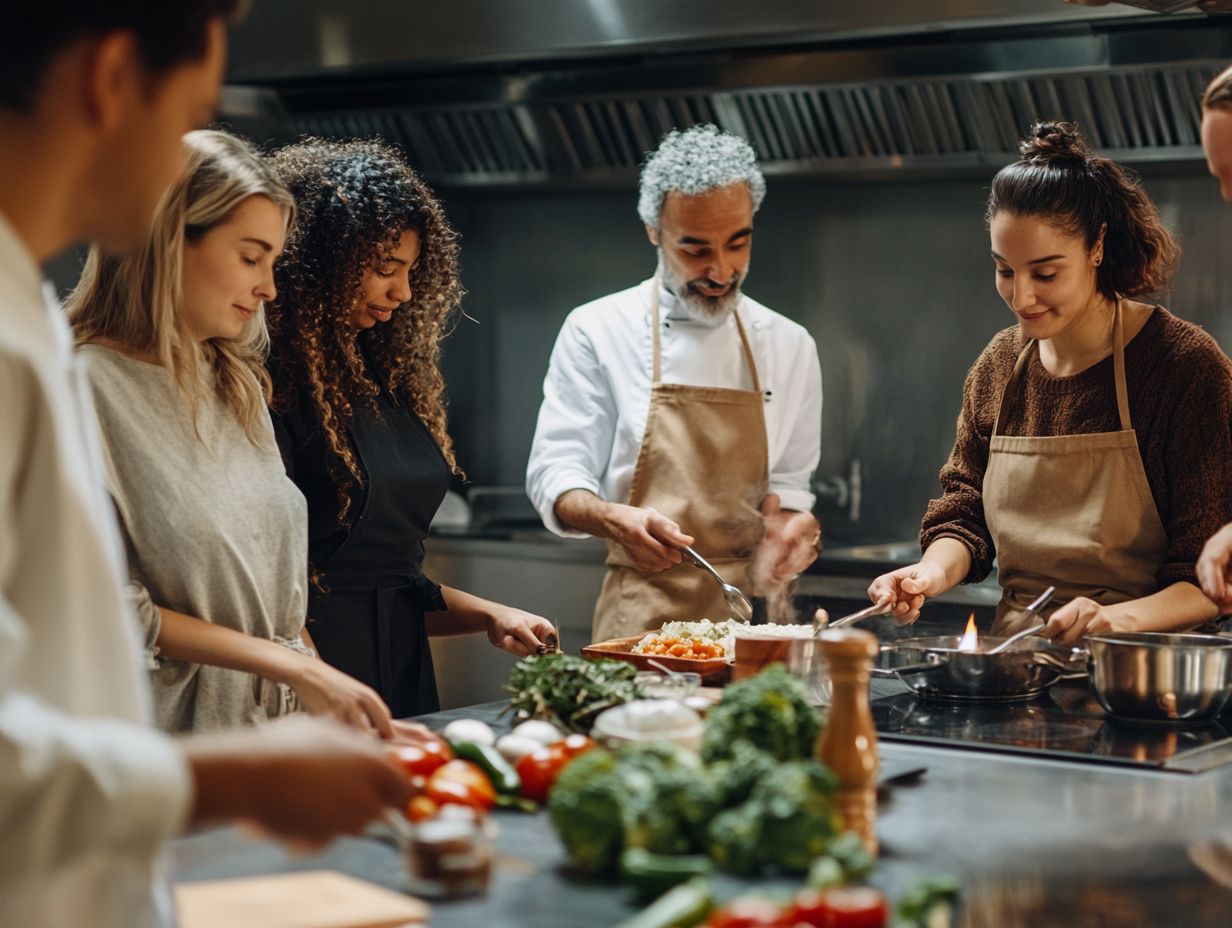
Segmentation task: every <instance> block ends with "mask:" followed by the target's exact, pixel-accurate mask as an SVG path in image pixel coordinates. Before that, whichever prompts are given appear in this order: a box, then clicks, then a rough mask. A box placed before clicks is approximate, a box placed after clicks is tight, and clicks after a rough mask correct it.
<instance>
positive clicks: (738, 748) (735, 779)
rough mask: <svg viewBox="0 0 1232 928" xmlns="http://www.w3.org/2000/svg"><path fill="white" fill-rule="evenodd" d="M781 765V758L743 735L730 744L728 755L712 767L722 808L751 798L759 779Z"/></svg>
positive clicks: (711, 777) (711, 770)
mask: <svg viewBox="0 0 1232 928" xmlns="http://www.w3.org/2000/svg"><path fill="white" fill-rule="evenodd" d="M777 766H778V761H776V760H775V759H774V758H773V757H771V756H770V755H769V754H767V753H766V752H765V751H762V750H760V749H758V748H755V747H753V745H751V744H750V743H749V742H748V741H746V740H744V739H743V738H740V739H737V740H736V741H735V743H733V744H732V745H731V746H730V749H729V753H728V756H727V757H726V758H725V759H724V760H720V761H716V762H715V763H713V764H711V765H710V767H709V768H708V773H709V774H710V781H711V783H712V784H713V787H712V788H713V790H714V791H715V793H716V794H717V795H716V798H715V801H716V802H717V803H718V805H719V807H720V808H723V809H727V808H730V807H732V806H738V805H740V803H742V802H744V801H745V800H746V799H748V798H749V795H750V794H751V793H752V792H753V787H754V786H756V785H757V782H758V781H759V780H760V779H761V778H762V777H764V776H765V775H766V774H768V773H769V772H770V771H771V770H773V769H774V768H775V767H777Z"/></svg>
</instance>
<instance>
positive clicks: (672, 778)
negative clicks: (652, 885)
mask: <svg viewBox="0 0 1232 928" xmlns="http://www.w3.org/2000/svg"><path fill="white" fill-rule="evenodd" d="M617 759H618V764H619V767H620V775H621V780H622V783H623V785H624V795H625V804H624V806H623V808H622V813H623V817H624V823H625V846H626V847H641V848H645V849H646V850H648V851H653V852H655V853H659V854H685V853H688V852H689V851H690V850H692V848H693V847H694V846H695V840H696V838H697V837H698V836H699V835H700V834H701V833H702V832H703V831H704V828H705V824H706V823H707V822H708V821H709V819H710V817H711V816H712V815H713V814H714V812H715V811H717V808H718V806H717V803H716V801H715V800H714V799H713V796H714V793H713V790H712V789H711V786H710V780H709V777H708V776H707V775H706V772H705V771H704V770H703V769H702V767H701V764H700V762H699V761H698V760H697V758H696V757H695V756H693V755H692V754H689V753H687V752H685V751H682V750H680V749H678V748H675V747H672V746H670V745H666V744H633V745H627V746H625V747H622V748H621V749H620V751H619V752H617Z"/></svg>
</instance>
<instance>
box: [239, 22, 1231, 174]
mask: <svg viewBox="0 0 1232 928" xmlns="http://www.w3.org/2000/svg"><path fill="white" fill-rule="evenodd" d="M541 2H542V5H539V4H538V3H537V4H530V3H519V4H516V5H515V4H511V3H509V2H508V0H464V2H461V3H455V4H454V5H453V6H452V7H451V8H450V9H449V10H448V11H444V12H442V11H441V10H440V9H436V8H435V7H434V8H433V9H434V10H435V12H433V13H432V14H431V17H432V18H431V19H425V20H422V21H421V22H420V26H421V28H420V30H419V31H418V32H415V33H408V36H409V38H408V39H407V42H406V49H407V51H406V52H405V53H404V57H402V58H398V57H397V56H395V55H391V53H390V47H391V42H390V39H389V36H388V35H386V38H385V39H384V40H383V42H382V43H376V44H374V43H373V42H371V41H369V42H367V43H365V42H362V41H359V40H357V38H356V35H357V34H356V32H355V30H356V28H357V24H358V23H359V22H361V21H362V22H366V23H369V26H371V23H370V22H369V21H368V20H363V19H361V17H359V15H358V14H359V12H362V10H363V9H364V8H365V6H366V5H367V4H364V3H359V4H352V5H350V6H348V7H347V9H348V10H350V11H351V17H350V18H349V19H339V18H338V15H337V14H336V13H334V14H330V13H321V14H319V15H318V17H317V19H316V20H312V18H311V17H308V18H307V19H305V20H300V21H299V23H298V28H299V30H300V31H301V32H303V33H304V34H306V35H310V36H315V38H316V39H317V40H318V52H319V54H318V55H317V57H316V58H315V59H313V60H311V61H310V58H311V56H310V55H309V54H308V52H307V50H306V47H305V48H301V49H300V50H301V52H302V54H301V55H300V57H299V58H296V55H295V53H294V52H295V49H296V48H297V47H299V46H297V45H296V43H294V42H290V43H288V45H287V46H286V47H285V48H284V51H283V53H282V54H281V55H280V57H278V58H277V59H273V60H268V59H261V58H260V57H258V56H254V55H252V54H251V53H250V52H248V51H246V49H250V48H251V47H252V45H253V44H254V35H253V32H251V31H248V32H246V31H245V30H260V29H261V28H268V27H269V23H268V22H267V21H265V20H254V21H251V22H250V23H248V24H247V25H245V26H244V27H242V28H241V31H240V33H239V34H238V35H237V37H236V41H235V43H234V44H235V61H234V64H233V67H232V81H231V85H230V87H229V90H228V94H227V96H226V100H227V106H226V108H225V115H226V116H227V117H229V118H230V119H232V121H234V122H236V123H237V124H238V125H239V127H240V128H247V129H249V131H254V132H256V133H257V134H259V135H261V136H262V137H265V138H272V139H274V140H281V139H285V138H293V137H295V136H297V135H300V134H304V133H313V134H320V135H329V136H368V135H380V136H383V137H385V138H387V139H389V140H391V141H393V142H395V143H397V144H399V145H401V146H402V147H403V148H404V149H405V150H406V151H407V154H408V156H409V157H410V158H411V160H412V161H413V162H414V163H415V164H416V165H418V166H419V168H420V169H421V170H422V171H423V172H424V173H425V174H426V175H428V176H429V178H430V179H431V180H432V181H433V182H434V183H436V184H438V185H443V186H458V185H484V184H488V185H490V184H501V185H520V184H543V183H556V182H568V183H574V184H576V183H594V184H604V183H611V182H625V181H626V180H627V178H628V177H629V175H631V174H632V173H633V172H634V171H635V170H636V168H637V166H638V164H639V163H640V162H641V160H642V159H643V157H644V153H645V152H646V151H647V150H649V149H651V148H653V147H654V146H655V144H656V143H657V140H658V139H659V137H660V136H661V135H662V134H663V133H664V132H666V131H667V130H668V129H670V128H673V127H679V126H685V125H690V124H693V123H696V122H714V123H717V124H718V125H720V126H723V127H724V128H727V129H730V130H731V131H734V132H738V133H740V134H741V135H744V136H745V137H747V138H748V139H749V140H750V141H751V142H752V143H753V144H754V146H755V147H756V148H757V150H758V153H759V155H760V157H761V159H762V161H763V165H764V166H765V168H766V170H767V171H768V172H772V173H811V174H836V173H848V172H859V173H863V174H879V175H886V176H893V175H895V174H901V173H902V172H905V171H909V170H920V169H932V170H949V171H953V170H959V171H961V170H970V169H980V170H985V169H986V168H987V167H988V166H990V165H997V164H1001V163H1003V162H1004V161H1005V160H1006V158H1007V156H1008V155H1009V154H1010V153H1011V152H1012V151H1013V150H1014V148H1015V145H1016V142H1017V139H1018V137H1019V135H1020V134H1021V132H1022V131H1023V130H1024V128H1025V127H1026V126H1027V125H1029V124H1030V123H1031V122H1032V121H1034V120H1035V119H1038V118H1059V117H1065V118H1070V119H1074V120H1076V121H1077V122H1079V124H1080V125H1081V126H1082V128H1083V130H1084V131H1085V132H1086V133H1087V135H1088V136H1089V137H1090V138H1091V140H1092V141H1093V143H1094V144H1095V145H1096V146H1097V147H1098V148H1099V149H1100V150H1101V151H1103V152H1105V153H1107V154H1110V155H1112V156H1113V157H1116V158H1118V159H1121V160H1126V161H1143V160H1186V159H1195V158H1199V157H1201V151H1200V148H1199V139H1198V125H1199V117H1200V114H1199V111H1198V102H1197V101H1198V99H1199V96H1200V94H1201V91H1202V88H1203V87H1204V86H1205V84H1206V82H1207V81H1208V80H1209V79H1210V77H1211V76H1212V75H1213V74H1214V73H1216V71H1217V70H1218V69H1219V68H1220V67H1222V66H1223V65H1224V63H1226V61H1227V60H1228V59H1232V28H1229V26H1232V17H1226V18H1225V17H1221V16H1212V17H1207V16H1204V15H1201V14H1187V15H1183V16H1176V17H1164V16H1158V15H1150V14H1143V13H1142V12H1141V11H1134V10H1128V9H1127V8H1125V7H1117V8H1099V9H1097V10H1091V9H1088V8H1080V7H1072V6H1065V5H1063V4H1060V3H1040V2H1034V3H1030V4H1028V3H1025V2H1018V3H1005V2H1003V3H996V4H994V3H988V2H981V3H976V2H953V0H951V2H948V3H947V2H940V0H919V2H914V3H885V4H878V5H873V6H876V7H883V9H878V10H877V11H876V12H870V11H865V12H863V13H860V14H858V15H857V14H856V13H854V12H852V8H853V7H855V6H856V5H854V4H794V5H795V6H807V7H809V12H801V11H795V12H794V19H793V18H792V15H790V14H791V13H792V11H791V10H789V9H788V8H789V7H791V6H793V4H789V3H787V2H785V0H779V2H771V3H766V4H747V5H742V8H747V9H744V12H743V14H742V15H743V17H744V18H743V19H741V18H740V17H737V16H735V15H734V14H733V13H731V11H730V10H729V11H728V13H727V14H726V15H723V16H718V17H717V18H715V17H711V18H701V17H696V18H695V21H696V22H698V23H705V24H706V25H705V26H704V27H702V26H699V27H697V28H696V29H695V30H694V31H693V32H692V33H691V34H690V33H689V32H688V29H687V22H688V20H687V17H685V18H680V17H681V16H682V14H683V13H685V12H688V11H689V10H692V11H693V12H694V13H697V12H698V11H699V10H701V9H702V6H700V5H699V4H697V3H694V2H691V0H690V2H675V3H672V4H644V3H636V2H632V0H625V2H621V3H615V2H610V0H569V6H570V8H571V9H572V10H573V11H574V14H575V15H573V17H572V18H571V19H570V18H569V17H567V16H566V6H565V5H562V4H561V3H559V2H556V0H541ZM390 6H393V5H383V7H382V8H383V9H385V13H384V14H382V13H381V9H378V8H377V7H376V6H375V5H373V9H372V10H371V11H370V12H371V15H372V16H373V17H377V20H376V21H377V22H380V17H381V16H382V15H384V16H385V19H386V20H388V17H389V13H388V7H390ZM411 6H415V5H414V4H412V5H411ZM271 7H272V8H274V10H276V9H277V7H278V4H276V3H275V4H269V3H266V4H261V5H258V7H257V9H258V10H260V9H262V8H266V9H267V10H268V9H269V8H271ZM661 7H667V8H670V9H671V10H672V11H674V17H675V18H672V17H668V18H665V17H664V16H663V15H660V16H659V17H658V18H657V19H656V18H655V17H654V16H650V15H649V13H648V9H649V8H654V9H656V10H658V9H659V8H661ZM482 8H486V9H487V11H488V12H489V13H492V12H494V11H496V10H498V9H499V10H502V11H503V13H502V17H500V18H497V19H495V20H491V22H492V23H495V24H496V26H499V28H496V26H494V27H493V31H494V32H495V33H497V34H501V33H502V30H503V35H504V38H503V39H501V41H504V42H505V43H506V44H505V48H506V49H507V51H506V54H505V55H504V56H502V55H501V54H500V52H499V50H498V49H497V48H496V47H494V46H493V45H492V44H491V43H493V42H495V41H497V38H494V37H493V36H492V35H491V34H489V33H487V32H484V31H483V29H482V27H481V26H475V27H473V28H471V29H469V30H467V29H465V28H462V27H463V26H464V25H465V24H466V20H467V17H468V15H471V16H474V15H478V13H479V12H481V11H482ZM549 8H552V9H554V10H555V11H556V12H555V15H556V17H557V20H558V21H559V28H558V29H556V30H551V29H549V30H547V31H546V32H541V34H540V35H539V37H538V39H537V40H535V39H534V37H533V36H532V35H531V33H532V32H533V30H530V29H528V27H529V26H530V25H532V24H534V23H542V22H543V20H542V19H541V18H540V17H541V16H542V15H543V14H544V13H545V12H547V13H548V14H551V13H552V9H549ZM713 8H714V5H713V4H710V5H708V6H706V7H705V9H707V10H712V9H713ZM815 8H816V9H815ZM830 8H836V9H830ZM837 8H841V10H839V9H837ZM426 10H427V8H426V7H422V8H421V11H422V12H424V14H425V15H427V14H426ZM519 10H520V11H522V13H523V14H524V15H523V18H521V19H519V18H518V17H517V16H516V15H514V14H515V13H516V12H517V11H519ZM579 10H581V11H584V12H585V13H586V16H582V17H579V16H578V15H576V14H577V11H579ZM819 10H820V12H819ZM827 10H829V12H826V11H827ZM1041 10H1045V11H1046V13H1047V15H1043V14H1042V13H1041ZM530 11H534V14H535V15H534V18H532V19H530V20H527V19H526V18H525V17H526V15H527V14H529V12H530ZM662 12H663V11H662V10H660V13H662ZM750 14H752V15H753V17H754V19H749V18H748V17H749V16H750ZM266 15H267V16H269V15H273V14H272V13H269V12H267V14H266ZM331 16H333V19H332V20H331V19H330V17H331ZM621 16H623V17H624V18H623V19H622V18H621ZM639 16H640V17H641V19H639ZM459 17H460V18H459ZM586 17H589V18H586ZM605 17H606V18H605ZM878 17H880V18H878ZM450 18H454V19H456V22H455V23H454V24H455V25H456V26H457V27H458V29H457V30H456V31H457V34H458V36H459V38H458V39H456V40H455V44H454V46H453V47H452V48H451V47H450V46H449V45H448V44H437V45H436V46H434V47H433V48H432V49H431V58H430V59H429V55H428V53H427V52H426V51H424V50H423V49H422V46H423V43H424V42H425V41H428V40H431V39H433V38H435V39H436V40H437V41H438V42H439V43H444V42H445V39H444V38H442V36H445V35H447V34H448V29H447V28H446V27H447V25H448V22H449V21H450ZM442 20H444V22H442ZM669 20H670V21H669ZM549 21H551V20H549ZM312 22H315V29H314V28H308V26H310V25H311V23H312ZM330 22H332V23H333V25H332V26H331V25H329V24H330ZM476 22H486V21H484V20H476ZM792 22H795V23H796V24H797V26H798V28H797V30H796V31H795V32H793V31H791V29H789V28H788V27H789V25H790V23H792ZM306 24H307V25H306ZM515 24H517V25H520V26H521V27H522V31H521V32H519V31H518V30H517V29H515V28H514V25H515ZM394 25H396V23H395V24H392V25H391V28H393V26H394ZM405 25H406V28H408V29H409V28H410V27H411V25H412V24H411V23H409V22H408V23H407V24H405ZM429 27H431V28H429ZM605 30H606V31H605ZM639 31H640V32H639ZM290 33H295V30H294V29H291V30H290ZM296 34H298V33H296ZM425 35H426V36H427V38H426V39H425ZM544 35H548V36H558V37H560V38H558V39H556V40H555V41H553V40H550V39H547V38H544ZM485 37H486V39H485ZM301 38H302V37H301ZM307 41H308V40H307V39H302V42H307ZM331 43H332V44H331ZM485 43H486V44H485ZM301 44H302V43H301ZM278 47H281V46H278ZM288 49H289V50H288ZM331 49H332V50H331ZM417 50H418V51H417ZM417 56H418V57H417ZM296 61H299V64H295V62H296ZM297 69H298V71H297Z"/></svg>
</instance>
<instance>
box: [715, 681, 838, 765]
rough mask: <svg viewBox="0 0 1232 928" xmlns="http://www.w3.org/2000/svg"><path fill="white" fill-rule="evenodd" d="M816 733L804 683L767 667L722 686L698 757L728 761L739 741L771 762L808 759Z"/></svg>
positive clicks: (817, 721)
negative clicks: (753, 748)
mask: <svg viewBox="0 0 1232 928" xmlns="http://www.w3.org/2000/svg"><path fill="white" fill-rule="evenodd" d="M820 731H821V719H820V717H819V716H818V714H817V710H815V709H814V708H813V707H812V706H811V705H810V704H809V701H808V696H807V693H806V692H805V689H804V685H803V684H802V683H801V682H800V681H799V680H798V679H796V678H795V677H793V676H792V675H791V674H790V673H788V672H787V670H786V669H784V667H783V665H782V664H771V665H770V666H769V667H767V668H766V669H765V670H763V671H762V672H761V673H759V674H758V675H757V676H755V677H752V678H750V679H748V680H742V681H741V682H739V683H735V684H732V685H731V686H729V687H728V688H727V690H726V692H725V693H724V694H723V699H722V701H721V702H720V703H719V704H718V705H717V706H716V707H715V708H714V709H713V710H711V712H710V717H709V718H708V719H707V722H706V737H705V741H704V743H703V745H702V757H704V758H705V760H706V762H707V763H711V762H713V761H717V760H723V759H725V758H728V757H730V756H731V755H732V751H733V748H734V745H735V744H736V743H737V742H738V741H739V740H741V739H745V740H747V741H748V742H749V743H751V744H752V745H753V746H754V747H756V748H759V749H761V750H763V751H765V752H766V753H768V754H769V755H770V756H771V757H773V758H775V759H776V760H780V761H785V760H795V759H797V758H801V757H811V756H813V749H814V746H815V743H816V741H817V735H818V732H820Z"/></svg>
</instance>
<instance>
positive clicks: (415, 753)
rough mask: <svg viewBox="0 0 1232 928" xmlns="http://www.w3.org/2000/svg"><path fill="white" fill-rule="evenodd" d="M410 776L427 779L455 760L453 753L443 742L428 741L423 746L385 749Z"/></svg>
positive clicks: (399, 746)
mask: <svg viewBox="0 0 1232 928" xmlns="http://www.w3.org/2000/svg"><path fill="white" fill-rule="evenodd" d="M385 750H386V752H387V753H388V754H389V756H390V758H392V759H393V761H394V763H396V764H397V765H398V766H399V767H401V768H402V769H403V770H404V771H406V773H407V774H408V775H409V776H412V777H416V776H418V777H426V776H431V774H432V772H433V771H435V770H436V769H437V768H438V767H441V766H443V765H444V764H445V763H447V762H448V761H450V760H452V759H453V752H452V751H450V750H449V745H447V744H445V742H443V741H426V742H424V743H423V744H399V745H395V746H391V747H388V748H386V749H385Z"/></svg>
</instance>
